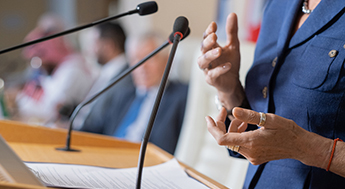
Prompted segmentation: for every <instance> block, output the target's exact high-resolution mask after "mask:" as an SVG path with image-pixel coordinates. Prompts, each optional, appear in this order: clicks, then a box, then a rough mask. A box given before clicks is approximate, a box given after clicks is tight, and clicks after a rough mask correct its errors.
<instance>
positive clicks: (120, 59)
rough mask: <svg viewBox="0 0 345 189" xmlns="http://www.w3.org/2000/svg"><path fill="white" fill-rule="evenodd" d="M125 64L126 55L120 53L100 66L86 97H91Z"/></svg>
mask: <svg viewBox="0 0 345 189" xmlns="http://www.w3.org/2000/svg"><path fill="white" fill-rule="evenodd" d="M126 65H127V61H126V56H125V55H124V54H120V55H118V56H116V57H115V58H113V59H111V60H110V61H109V62H108V63H106V64H105V65H103V66H102V68H101V70H100V73H99V76H98V78H97V80H96V82H95V83H94V84H93V85H92V88H91V90H90V91H89V93H88V95H87V97H91V96H92V95H94V94H96V93H97V92H99V91H100V90H102V89H103V88H105V87H106V86H107V85H108V84H109V81H110V80H111V79H113V78H114V76H116V75H118V74H119V73H120V71H121V70H123V69H124V68H125V67H126Z"/></svg>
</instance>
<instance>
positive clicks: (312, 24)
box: [289, 0, 345, 48]
mask: <svg viewBox="0 0 345 189" xmlns="http://www.w3.org/2000/svg"><path fill="white" fill-rule="evenodd" d="M344 5H345V1H344V0H331V1H327V0H323V1H321V2H320V4H319V5H318V6H317V7H316V8H315V9H314V10H313V12H312V13H311V14H310V16H309V17H308V19H307V20H306V21H305V22H304V23H303V25H302V26H301V27H300V28H299V29H298V30H297V32H296V33H295V35H294V36H293V37H292V38H291V41H290V44H289V48H293V47H295V46H296V45H299V44H300V43H302V42H304V41H305V40H307V39H309V38H311V37H312V36H313V35H315V34H316V33H317V32H318V31H319V30H321V29H322V28H323V27H324V26H326V25H327V23H329V22H330V21H332V19H333V18H335V17H336V16H337V14H338V13H339V12H340V11H341V10H342V9H344Z"/></svg>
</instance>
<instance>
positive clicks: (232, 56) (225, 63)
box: [198, 13, 240, 93]
mask: <svg viewBox="0 0 345 189" xmlns="http://www.w3.org/2000/svg"><path fill="white" fill-rule="evenodd" d="M216 31H217V25H216V23H215V22H212V23H211V24H210V25H209V26H208V27H207V29H206V31H205V33H204V40H203V41H202V44H201V52H202V56H200V57H199V58H198V65H199V67H200V69H202V70H204V74H205V76H206V82H207V83H208V84H210V85H212V86H214V87H215V88H216V89H217V90H218V91H220V92H223V93H232V92H233V90H234V89H233V88H234V87H235V86H237V85H238V84H239V69H240V45H239V39H238V35H237V33H238V26H237V16H236V14H234V13H231V14H229V16H228V17H227V23H226V35H227V42H226V44H225V46H224V47H221V46H220V45H219V44H218V43H217V35H216V33H215V32H216Z"/></svg>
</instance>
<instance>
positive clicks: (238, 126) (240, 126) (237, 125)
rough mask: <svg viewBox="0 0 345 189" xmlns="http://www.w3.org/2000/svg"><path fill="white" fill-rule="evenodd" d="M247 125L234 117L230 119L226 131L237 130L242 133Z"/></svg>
mask: <svg viewBox="0 0 345 189" xmlns="http://www.w3.org/2000/svg"><path fill="white" fill-rule="evenodd" d="M247 127H248V124H247V123H245V122H243V121H241V120H239V119H234V120H232V121H231V123H230V126H229V130H228V132H238V133H242V132H244V131H245V130H246V129H247Z"/></svg>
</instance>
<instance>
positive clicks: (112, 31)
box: [73, 22, 134, 130]
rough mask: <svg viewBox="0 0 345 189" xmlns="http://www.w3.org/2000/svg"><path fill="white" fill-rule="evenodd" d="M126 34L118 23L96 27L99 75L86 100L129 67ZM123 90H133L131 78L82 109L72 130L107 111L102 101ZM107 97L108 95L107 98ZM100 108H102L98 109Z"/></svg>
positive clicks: (95, 45)
mask: <svg viewBox="0 0 345 189" xmlns="http://www.w3.org/2000/svg"><path fill="white" fill-rule="evenodd" d="M125 41H126V34H125V32H124V30H123V28H122V27H121V25H120V24H118V23H111V22H109V23H104V24H101V25H99V26H97V27H96V39H95V43H94V52H95V55H96V58H97V63H98V64H99V65H100V73H99V76H98V78H97V80H96V82H95V83H94V84H93V86H92V88H91V90H90V91H89V93H88V95H87V97H86V99H89V98H91V97H93V95H95V94H96V93H98V92H99V91H101V90H102V89H104V88H105V87H107V86H108V85H109V84H110V83H111V82H112V81H113V80H114V79H115V78H116V77H117V76H118V75H119V74H121V73H122V72H123V71H124V70H126V69H127V68H128V67H129V66H128V63H127V60H126V56H125ZM123 88H134V84H133V82H132V79H131V77H126V78H124V79H123V80H121V81H120V82H118V83H117V84H116V85H114V86H113V87H112V88H110V89H109V91H107V92H106V93H104V94H102V95H101V96H99V97H98V98H97V99H96V100H95V101H94V102H92V103H91V104H89V105H86V106H85V107H83V108H82V109H81V110H80V111H79V113H78V115H77V117H76V118H75V120H74V122H73V129H76V130H78V129H80V128H81V126H82V124H83V123H84V121H85V119H86V117H87V116H88V115H89V114H97V112H96V111H99V109H109V108H110V107H107V106H106V105H109V104H102V101H103V100H102V99H103V98H105V99H107V98H111V96H112V95H113V93H116V92H117V91H120V90H122V89H123ZM108 95H110V96H109V97H108ZM99 106H102V107H99Z"/></svg>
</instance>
